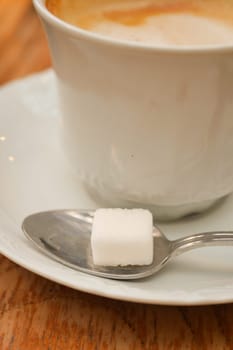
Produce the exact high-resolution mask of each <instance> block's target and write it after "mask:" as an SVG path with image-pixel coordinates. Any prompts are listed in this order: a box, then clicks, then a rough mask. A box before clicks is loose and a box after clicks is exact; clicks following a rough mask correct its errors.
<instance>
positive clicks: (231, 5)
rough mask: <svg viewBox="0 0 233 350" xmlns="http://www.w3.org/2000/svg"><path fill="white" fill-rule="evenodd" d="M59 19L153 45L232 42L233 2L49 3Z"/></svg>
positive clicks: (71, 0) (66, 0)
mask: <svg viewBox="0 0 233 350" xmlns="http://www.w3.org/2000/svg"><path fill="white" fill-rule="evenodd" d="M46 5H47V8H48V9H49V11H51V12H52V13H53V14H55V15H56V16H57V17H59V18H61V19H63V20H64V21H66V22H68V23H71V24H74V25H76V26H78V27H80V28H83V29H86V30H89V31H92V32H95V33H99V34H102V35H104V36H109V37H112V38H115V39H121V40H127V41H137V42H142V43H145V44H153V45H217V44H233V0H144V1H143V0H142V1H141V0H47V3H46Z"/></svg>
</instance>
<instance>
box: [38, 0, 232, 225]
mask: <svg viewBox="0 0 233 350" xmlns="http://www.w3.org/2000/svg"><path fill="white" fill-rule="evenodd" d="M34 4H35V6H36V9H37V11H38V13H39V14H40V16H41V18H42V20H43V23H44V26H45V29H46V32H47V35H48V41H49V45H50V49H51V53H52V58H53V64H54V69H55V71H56V73H57V78H58V79H57V80H58V89H59V95H60V102H61V109H62V113H63V131H64V140H65V147H66V149H67V154H68V155H69V157H70V159H71V161H72V166H73V168H74V169H75V171H76V172H77V174H78V176H79V177H80V178H81V179H82V180H83V182H84V184H85V186H86V187H87V188H88V189H89V191H90V192H91V193H92V194H94V195H95V196H96V198H97V200H99V201H100V203H106V204H107V205H109V206H120V207H145V208H149V209H150V210H152V211H153V212H154V213H155V215H156V216H157V217H159V218H162V219H164V218H165V219H171V218H177V217H180V216H184V215H187V214H191V213H193V212H199V211H202V210H204V209H206V208H208V207H209V206H211V205H212V204H213V203H215V202H216V201H217V200H219V199H221V198H223V197H224V196H226V195H227V194H229V193H230V192H232V191H233V46H224V45H222V46H206V47H203V46H202V47H184V46H183V47H177V46H169V47H152V46H148V45H143V44H142V43H133V42H123V41H122V42H121V41H117V40H114V39H111V38H107V37H103V36H101V35H97V34H94V33H91V32H88V31H85V30H82V29H79V28H78V27H74V26H72V25H70V24H68V23H65V22H63V21H61V20H60V19H58V18H57V17H55V16H54V15H52V14H51V13H50V12H49V11H48V10H47V8H46V6H45V4H44V1H43V0H34Z"/></svg>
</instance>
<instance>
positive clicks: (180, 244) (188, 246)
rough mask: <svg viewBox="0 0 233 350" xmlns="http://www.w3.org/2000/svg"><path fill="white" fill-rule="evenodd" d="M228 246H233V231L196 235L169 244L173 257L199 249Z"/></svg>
mask: <svg viewBox="0 0 233 350" xmlns="http://www.w3.org/2000/svg"><path fill="white" fill-rule="evenodd" d="M229 245H232V246H233V231H222V232H206V233H198V234H196V235H192V236H187V237H184V238H180V239H177V240H175V241H172V242H171V248H172V255H173V256H177V255H180V254H182V253H185V252H187V251H189V250H192V249H196V248H201V247H209V246H229Z"/></svg>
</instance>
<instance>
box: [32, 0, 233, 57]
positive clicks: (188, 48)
mask: <svg viewBox="0 0 233 350" xmlns="http://www.w3.org/2000/svg"><path fill="white" fill-rule="evenodd" d="M33 4H34V6H35V8H36V10H37V12H38V13H39V14H40V16H41V17H42V18H43V19H44V20H46V21H47V22H48V23H50V24H51V25H53V26H55V27H56V28H58V29H60V30H61V31H63V32H64V33H67V34H69V35H70V36H72V37H74V38H80V39H85V40H88V41H90V42H94V43H99V44H102V45H106V46H109V47H115V48H120V49H131V50H138V51H145V52H154V53H156V52H157V53H169V52H170V53H181V54H186V53H187V54H189V53H199V54H201V53H203V54H204V53H220V52H228V51H233V44H232V45H206V46H204V45H182V46H178V45H168V46H165V45H164V46H163V45H152V44H144V43H141V42H133V41H127V40H120V39H115V38H111V37H108V36H105V35H101V34H99V33H94V32H91V31H88V30H85V29H82V28H80V27H78V26H75V25H72V24H70V23H67V22H65V21H63V20H62V19H60V18H58V17H57V16H55V15H54V14H52V13H51V12H50V11H49V10H48V9H47V7H46V5H45V0H33Z"/></svg>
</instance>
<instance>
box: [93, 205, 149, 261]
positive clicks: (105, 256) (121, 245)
mask: <svg viewBox="0 0 233 350" xmlns="http://www.w3.org/2000/svg"><path fill="white" fill-rule="evenodd" d="M152 232H153V218H152V214H151V213H150V212H149V211H148V210H144V209H98V210H97V211H96V212H95V216H94V220H93V226H92V235H91V248H92V256H93V262H94V264H95V265H101V266H127V265H149V264H151V263H152V261H153V236H152Z"/></svg>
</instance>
